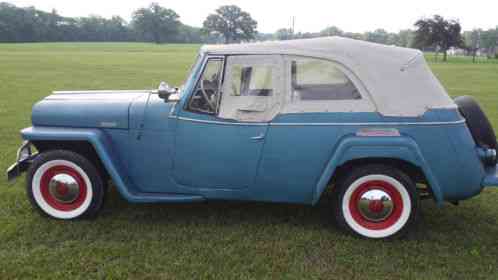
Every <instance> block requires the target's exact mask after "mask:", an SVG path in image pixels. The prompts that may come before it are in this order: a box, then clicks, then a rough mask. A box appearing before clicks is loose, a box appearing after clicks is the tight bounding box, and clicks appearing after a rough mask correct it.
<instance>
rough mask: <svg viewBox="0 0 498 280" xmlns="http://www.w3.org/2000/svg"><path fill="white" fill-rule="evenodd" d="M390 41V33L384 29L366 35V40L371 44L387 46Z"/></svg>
mask: <svg viewBox="0 0 498 280" xmlns="http://www.w3.org/2000/svg"><path fill="white" fill-rule="evenodd" d="M388 39H389V33H388V32H387V31H385V30H384V29H376V30H375V31H373V32H367V33H365V40H367V41H369V42H374V43H379V44H387V43H388Z"/></svg>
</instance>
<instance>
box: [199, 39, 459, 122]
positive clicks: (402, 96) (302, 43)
mask: <svg viewBox="0 0 498 280" xmlns="http://www.w3.org/2000/svg"><path fill="white" fill-rule="evenodd" d="M201 52H204V53H208V54H214V55H217V54H218V55H224V54H228V55H237V54H260V55H261V54H284V55H298V56H308V57H315V58H323V59H328V60H332V61H335V62H337V63H339V64H342V65H343V66H344V67H346V68H347V69H349V70H350V71H351V72H352V73H353V74H354V75H355V76H357V78H358V80H359V81H361V82H362V83H363V86H364V87H365V88H366V90H367V91H368V94H369V95H370V97H371V99H372V100H373V102H374V105H375V107H376V108H377V111H378V112H379V113H381V114H382V115H385V116H410V117H413V116H420V115H422V114H423V113H424V112H426V111H427V110H428V109H431V108H455V107H456V105H455V103H454V102H453V100H452V99H451V98H450V97H449V96H448V94H447V93H446V91H445V89H444V88H443V87H442V85H441V83H440V82H439V81H438V80H437V78H436V77H435V76H434V75H433V74H432V72H431V70H430V68H429V66H428V65H427V63H426V61H425V59H424V56H423V53H422V52H421V51H419V50H415V49H408V48H400V47H395V46H386V45H380V44H374V43H369V42H364V41H359V40H353V39H348V38H342V37H322V38H314V39H301V40H288V41H269V42H258V43H247V44H230V45H205V46H203V47H202V49H201Z"/></svg>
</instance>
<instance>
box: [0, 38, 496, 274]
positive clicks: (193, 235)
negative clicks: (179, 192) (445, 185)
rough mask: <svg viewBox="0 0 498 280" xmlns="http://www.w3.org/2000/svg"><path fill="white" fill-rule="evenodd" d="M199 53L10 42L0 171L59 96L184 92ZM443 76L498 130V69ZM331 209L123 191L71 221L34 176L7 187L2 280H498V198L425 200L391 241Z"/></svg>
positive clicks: (1, 224) (463, 66)
mask: <svg viewBox="0 0 498 280" xmlns="http://www.w3.org/2000/svg"><path fill="white" fill-rule="evenodd" d="M198 47H199V46H195V45H164V46H156V45H149V44H114V43H112V44H110V43H109V44H93V43H88V44H85V43H81V44H23V45H20V44H5V45H0V137H1V138H0V170H1V171H2V172H3V171H4V170H5V169H6V168H7V167H8V165H9V164H10V163H12V162H13V161H14V160H15V153H16V149H17V147H18V146H19V144H20V143H21V139H20V137H19V133H18V131H19V130H20V129H21V128H23V127H26V126H29V125H30V113H31V106H32V105H33V103H34V102H36V101H37V100H39V99H41V98H42V97H44V96H46V95H48V94H49V93H50V92H51V91H52V90H63V89H141V88H153V87H156V86H157V84H158V82H159V81H161V80H166V81H168V82H170V83H172V84H179V83H181V81H182V80H183V79H184V77H185V75H186V72H187V70H188V68H189V67H190V64H191V63H192V62H193V60H194V56H195V54H196V51H197V49H198ZM432 67H433V70H434V72H435V73H436V75H437V76H438V77H439V78H440V79H441V81H442V82H443V84H444V86H445V87H446V88H447V90H448V91H449V93H450V94H451V95H453V96H457V95H464V94H470V95H473V96H475V97H477V98H478V99H479V101H480V102H481V104H482V105H483V106H484V108H485V110H486V112H487V114H488V117H489V118H490V119H491V121H492V123H493V125H494V127H495V129H498V64H470V63H458V64H451V63H449V64H435V65H432ZM441 160H444V159H441ZM330 203H331V199H330V197H327V196H326V197H324V198H323V199H322V200H321V201H320V203H319V204H318V205H317V206H316V207H309V206H300V205H297V206H296V205H276V204H262V203H234V202H210V203H202V204H189V205H166V204H161V205H136V204H128V203H127V202H125V201H124V200H123V199H121V198H120V197H119V195H118V194H117V193H116V192H111V193H110V195H109V198H108V201H107V203H106V204H105V206H104V209H103V211H102V213H101V215H100V216H99V217H98V218H97V219H96V220H93V221H76V222H61V221H55V220H50V219H47V218H42V217H40V216H39V215H38V214H37V213H36V212H34V211H33V210H32V209H31V206H30V205H29V203H28V201H27V199H26V197H25V191H24V179H21V180H18V182H17V183H16V184H15V185H13V186H8V185H7V184H6V183H5V181H0V279H12V278H46V279H67V278H69V277H73V278H84V279H97V278H98V279H102V278H106V279H107V278H133V279H157V278H164V279H192V278H194V279H204V278H208V279H234V278H237V279H238V278H242V279H260V278H267V279H270V278H271V279H302V278H314V279H335V278H338V279H339V278H345V279H350V278H357V279H400V278H403V279H498V190H486V191H484V192H483V193H482V194H481V195H480V196H478V197H476V198H473V199H470V200H468V201H464V202H462V203H461V204H460V206H458V207H456V206H453V205H445V207H443V208H438V207H437V206H436V205H435V204H434V203H433V202H432V201H424V202H423V203H422V208H423V210H422V216H421V219H420V224H419V226H418V227H417V228H416V229H415V230H414V232H413V233H412V234H410V235H409V236H408V238H406V239H404V240H399V241H391V242H385V241H368V240H359V239H357V238H354V237H351V236H348V235H346V234H344V233H342V232H340V231H339V230H338V229H337V228H336V227H335V226H334V224H333V223H332V222H331V213H330V211H331V207H330Z"/></svg>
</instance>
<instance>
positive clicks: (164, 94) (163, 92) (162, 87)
mask: <svg viewBox="0 0 498 280" xmlns="http://www.w3.org/2000/svg"><path fill="white" fill-rule="evenodd" d="M177 91H178V90H177V89H176V88H174V87H170V86H169V85H168V84H167V83H166V82H161V83H160V84H159V88H158V89H157V94H158V95H159V98H162V99H164V101H165V102H168V100H169V96H170V95H172V94H175V93H177Z"/></svg>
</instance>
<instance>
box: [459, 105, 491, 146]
mask: <svg viewBox="0 0 498 280" xmlns="http://www.w3.org/2000/svg"><path fill="white" fill-rule="evenodd" d="M455 103H456V104H457V106H458V110H459V111H460V114H461V115H462V116H463V117H464V118H465V120H466V123H467V127H468V128H469V130H470V133H471V134H472V137H473V138H474V141H475V142H476V144H477V145H478V146H479V147H483V148H487V149H496V146H497V144H496V136H495V131H494V130H493V127H492V126H491V123H490V122H489V120H488V118H487V117H486V115H485V114H484V112H483V111H482V110H481V107H480V106H479V103H477V101H476V100H475V98H473V97H472V96H459V97H457V98H455Z"/></svg>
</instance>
